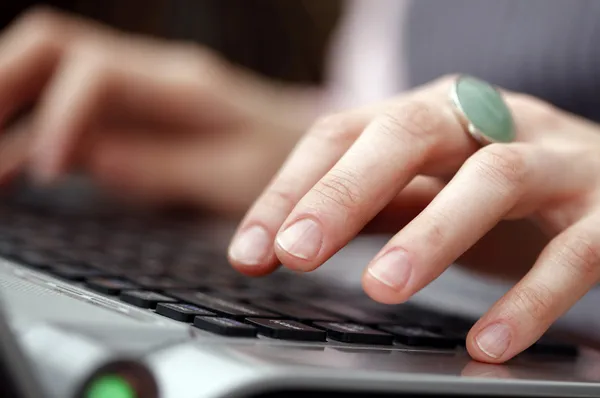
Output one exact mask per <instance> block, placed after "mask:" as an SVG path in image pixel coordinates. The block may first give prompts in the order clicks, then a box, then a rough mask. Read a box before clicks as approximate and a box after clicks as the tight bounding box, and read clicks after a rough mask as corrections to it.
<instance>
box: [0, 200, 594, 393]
mask: <svg viewBox="0 0 600 398" xmlns="http://www.w3.org/2000/svg"><path fill="white" fill-rule="evenodd" d="M75 196H77V195H75ZM32 197H35V200H31V198H32ZM40 197H41V198H42V199H40ZM63 197H64V196H63ZM67 197H69V196H68V195H67ZM70 197H73V196H72V195H71V196H70ZM58 202H60V201H56V200H49V199H48V197H46V196H36V195H33V196H31V197H25V198H24V197H20V196H18V195H17V196H14V197H13V196H11V197H8V198H4V199H3V200H2V201H1V202H0V294H1V297H2V298H3V300H4V303H5V307H6V312H7V318H8V321H7V322H8V324H9V325H10V328H11V330H12V331H13V332H14V335H15V340H16V341H17V343H16V344H18V345H19V346H20V347H22V348H23V350H24V352H25V355H26V356H27V361H29V362H30V363H31V364H32V366H33V373H34V374H35V377H36V379H37V380H39V383H40V386H41V387H40V388H41V389H43V391H44V392H43V395H41V396H43V397H61V398H65V397H82V398H107V397H113V398H146V397H148V398H159V397H160V398H162V397H164V398H201V397H211V398H213V397H214V398H218V397H296V396H306V395H309V394H316V393H323V394H327V395H328V396H331V397H345V396H348V397H362V396H369V397H388V396H400V397H423V398H424V397H592V396H600V354H599V353H598V352H596V351H595V350H593V349H591V348H589V347H585V346H582V345H581V344H577V343H576V344H573V342H572V341H563V340H561V339H558V338H557V337H556V336H551V335H548V336H544V337H542V339H540V341H539V342H538V343H536V344H534V345H533V346H532V347H531V348H530V349H528V350H527V351H525V352H524V353H522V354H520V355H519V356H517V357H516V358H515V359H513V360H512V361H510V362H509V363H508V364H506V365H488V364H482V363H478V362H475V361H472V360H471V359H470V357H469V355H468V353H467V352H466V350H465V347H464V344H465V336H466V333H467V331H468V330H469V328H470V326H471V325H472V324H473V323H474V321H475V319H473V318H469V317H465V316H463V315H459V314H456V313H451V312H445V311H444V310H443V309H440V308H433V307H431V306H427V305H423V303H419V302H408V303H406V304H401V305H393V306H388V305H381V304H377V303H375V302H373V301H372V300H370V299H369V298H368V297H366V296H365V295H364V293H363V292H362V291H361V290H360V289H353V288H349V287H347V286H344V285H342V284H338V283H336V282H335V281H333V280H331V279H330V280H327V279H323V278H317V277H315V276H313V275H312V274H302V275H301V274H295V273H293V272H291V271H288V270H286V269H283V268H282V269H280V270H278V271H277V272H275V273H274V274H272V275H270V276H267V277H263V278H256V279H254V278H248V277H245V276H243V275H240V274H238V273H236V272H235V271H234V270H233V269H232V268H231V267H230V266H229V264H228V263H227V261H226V258H225V247H226V244H227V241H228V238H229V236H230V234H231V232H232V227H233V226H232V225H229V224H228V223H224V222H222V221H220V220H217V221H215V220H212V219H210V218H206V217H192V216H190V214H189V213H186V212H169V213H168V214H162V213H158V212H147V211H143V210H134V209H128V210H127V211H122V210H120V211H116V210H115V209H114V208H113V207H111V206H107V207H104V206H96V205H94V206H80V207H78V206H75V204H74V203H73V202H66V203H65V202H63V203H58ZM332 261H334V262H337V263H342V266H344V265H345V264H351V263H352V262H356V261H357V258H356V256H353V255H343V253H342V254H340V255H338V256H336V257H334V259H333V260H332ZM358 261H360V259H358ZM15 366H18V365H15ZM12 396H17V395H12ZM30 396H31V395H30ZM38 396H40V395H38ZM27 398H29V396H27Z"/></svg>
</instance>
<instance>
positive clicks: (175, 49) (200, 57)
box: [168, 43, 226, 86]
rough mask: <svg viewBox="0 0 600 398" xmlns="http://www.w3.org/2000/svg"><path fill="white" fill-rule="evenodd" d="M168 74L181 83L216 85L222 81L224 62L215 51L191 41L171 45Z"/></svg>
mask: <svg viewBox="0 0 600 398" xmlns="http://www.w3.org/2000/svg"><path fill="white" fill-rule="evenodd" d="M168 59H169V61H168V68H169V69H170V76H172V77H173V78H174V79H177V81H179V82H181V83H182V84H185V85H187V84H190V83H191V84H194V85H198V84H200V85H210V86H216V85H220V84H222V83H223V80H224V79H222V76H224V73H223V71H224V70H225V68H226V62H225V61H224V59H223V58H221V57H219V56H218V55H217V54H216V53H215V52H213V51H212V50H209V49H207V48H205V47H202V46H200V45H197V44H193V43H179V44H176V45H171V47H170V50H169V57H168Z"/></svg>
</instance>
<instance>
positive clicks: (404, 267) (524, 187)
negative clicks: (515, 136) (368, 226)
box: [363, 143, 586, 303]
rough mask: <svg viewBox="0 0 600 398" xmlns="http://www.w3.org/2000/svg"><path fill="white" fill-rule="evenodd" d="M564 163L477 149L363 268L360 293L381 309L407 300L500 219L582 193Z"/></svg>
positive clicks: (518, 150) (522, 147) (528, 147)
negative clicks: (559, 198)
mask: <svg viewBox="0 0 600 398" xmlns="http://www.w3.org/2000/svg"><path fill="white" fill-rule="evenodd" d="M570 161H571V157H570V155H564V154H560V153H554V152H551V151H549V150H547V149H545V148H540V147H538V146H535V145H533V144H526V143H515V144H508V145H490V146H488V147H485V148H483V149H482V150H481V151H479V152H477V153H476V154H475V155H473V156H472V157H471V158H469V159H468V160H467V161H466V162H465V164H464V166H463V167H462V168H461V169H460V171H459V172H458V173H457V174H456V176H455V177H454V178H453V179H452V180H451V181H450V182H449V183H448V185H447V186H446V187H445V188H444V189H443V190H442V191H441V192H440V194H439V195H438V196H437V197H436V198H435V199H434V200H433V201H432V202H431V204H430V205H429V206H427V208H426V209H425V210H424V211H423V212H422V213H421V214H419V215H418V216H417V217H416V218H415V219H414V220H413V221H411V222H410V223H409V224H408V225H407V226H406V227H405V228H403V229H402V230H401V231H400V232H399V233H398V234H396V236H394V237H393V238H392V239H391V240H390V241H389V242H388V244H386V246H385V247H384V248H383V249H382V250H381V252H380V254H378V255H377V256H376V257H375V259H374V260H373V261H372V262H371V264H369V266H368V267H367V270H366V272H365V274H364V277H363V285H364V288H365V291H366V292H367V294H369V295H370V296H371V297H372V298H374V299H375V300H377V301H381V302H384V303H399V302H403V301H405V300H407V299H408V298H409V297H410V296H412V295H413V294H414V293H416V292H417V291H419V290H420V289H422V288H423V287H425V286H426V285H427V284H429V283H430V282H431V281H433V280H434V279H435V278H437V277H438V276H439V275H440V274H441V273H442V272H443V271H444V270H445V269H446V268H447V267H448V266H449V265H450V264H451V263H453V262H454V261H455V260H456V259H457V258H458V257H460V256H461V255H462V254H463V253H464V252H465V251H467V249H469V248H470V247H471V246H473V245H474V244H475V243H476V242H477V241H478V240H479V239H480V238H481V237H483V236H484V235H485V234H486V233H487V232H488V231H490V230H491V229H492V228H493V227H494V226H495V225H496V224H497V223H498V222H499V221H500V220H502V219H505V218H510V217H522V216H524V215H525V214H523V213H524V212H525V213H526V212H530V211H533V209H537V208H539V206H540V205H541V204H542V203H547V201H552V200H555V199H556V198H557V197H558V196H562V195H572V194H573V193H574V192H577V191H578V190H580V189H581V187H582V186H585V181H586V178H584V174H583V173H577V172H575V171H574V170H573V169H568V168H567V167H565V165H567V164H569V162H570Z"/></svg>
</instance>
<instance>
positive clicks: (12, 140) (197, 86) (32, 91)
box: [0, 9, 316, 213]
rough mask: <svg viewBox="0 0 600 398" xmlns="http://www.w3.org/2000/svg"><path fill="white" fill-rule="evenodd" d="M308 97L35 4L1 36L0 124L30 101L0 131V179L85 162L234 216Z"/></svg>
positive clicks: (156, 192) (135, 185) (133, 189)
mask: <svg viewBox="0 0 600 398" xmlns="http://www.w3.org/2000/svg"><path fill="white" fill-rule="evenodd" d="M315 98H316V96H315V95H314V93H308V92H306V93H305V92H304V91H303V90H302V89H295V88H290V87H283V86H278V85H277V84H275V83H273V82H266V81H262V80H261V79H260V78H259V77H257V76H255V75H252V74H250V73H249V72H246V71H243V70H240V69H236V68H235V67H234V66H232V65H229V64H228V63H227V62H225V61H224V60H223V59H221V58H219V57H218V56H217V55H215V54H213V53H211V52H210V51H209V50H207V49H205V48H201V47H199V46H196V45H193V44H182V43H176V44H175V43H168V42H162V41H158V40H150V39H146V38H140V37H134V36H131V35H125V34H123V33H120V32H117V31H113V30H110V29H109V28H107V27H104V26H100V25H97V24H94V23H92V22H89V21H85V20H82V19H77V18H73V17H71V16H67V15H64V14H59V13H56V12H52V11H49V10H39V9H38V10H35V11H32V12H29V13H27V14H26V15H24V16H23V17H22V18H21V19H19V20H18V21H17V22H15V23H14V25H13V26H11V27H10V28H9V29H8V30H7V31H6V33H5V34H4V35H3V36H2V37H1V38H0V126H4V129H5V130H6V129H7V123H8V121H9V119H10V118H12V117H13V115H14V114H15V113H16V112H20V111H22V110H23V109H24V108H29V107H32V111H31V113H30V114H29V118H28V120H27V121H26V122H23V123H20V124H19V125H17V126H14V127H13V128H11V129H9V130H12V131H5V134H3V135H2V138H1V140H0V154H2V157H1V158H0V179H6V177H7V176H9V175H11V174H13V173H14V172H16V171H18V170H20V169H22V168H23V167H28V168H29V170H30V172H31V174H32V176H33V177H34V178H35V179H36V180H37V181H38V182H40V183H51V182H54V181H56V180H57V179H59V178H60V176H61V175H63V174H64V173H66V172H68V171H72V170H73V169H74V168H82V169H84V170H85V171H88V172H89V173H91V174H92V175H93V177H95V178H96V180H97V181H98V182H99V183H101V184H103V185H104V186H106V187H108V188H111V189H112V190H113V192H116V193H118V194H119V195H120V196H122V197H129V198H130V197H134V198H138V199H143V200H148V201H158V202H164V201H185V202H191V203H193V204H196V205H201V206H205V207H208V208H210V209H214V210H218V211H222V212H226V213H236V212H241V211H243V210H245V209H247V207H248V206H249V204H250V203H251V202H252V200H253V199H254V198H255V197H256V196H257V195H258V194H259V193H260V191H261V189H262V188H263V187H264V186H265V185H266V184H267V182H268V181H269V179H270V178H271V177H272V175H273V174H274V173H275V171H276V170H277V168H278V167H279V165H280V164H281V162H282V161H283V160H284V158H285V156H286V154H287V153H288V152H289V150H291V148H292V147H293V145H294V144H295V142H296V141H297V139H298V138H299V136H300V135H301V133H302V132H303V131H305V129H306V127H307V126H308V125H309V124H310V121H311V120H312V118H313V115H312V114H311V113H312V109H311V107H314V99H315ZM311 103H312V105H311ZM14 130H17V131H18V132H17V131H14Z"/></svg>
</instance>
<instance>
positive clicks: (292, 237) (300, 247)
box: [277, 218, 323, 260]
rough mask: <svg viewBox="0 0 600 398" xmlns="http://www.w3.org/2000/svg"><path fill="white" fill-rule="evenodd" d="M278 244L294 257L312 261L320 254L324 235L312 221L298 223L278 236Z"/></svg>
mask: <svg viewBox="0 0 600 398" xmlns="http://www.w3.org/2000/svg"><path fill="white" fill-rule="evenodd" d="M277 244H278V245H279V247H281V248H282V249H283V250H285V251H286V252H288V253H289V254H291V255H292V256H294V257H298V258H301V259H303V260H311V259H313V258H314V257H316V256H317V254H319V251H320V250H321V245H322V244H323V233H322V232H321V228H320V227H319V225H318V224H317V223H316V222H314V221H313V220H311V219H308V218H305V219H304V220H300V221H297V222H296V223H294V224H292V225H291V226H290V227H288V228H287V229H286V230H284V231H283V232H281V233H280V234H279V235H278V236H277Z"/></svg>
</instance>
